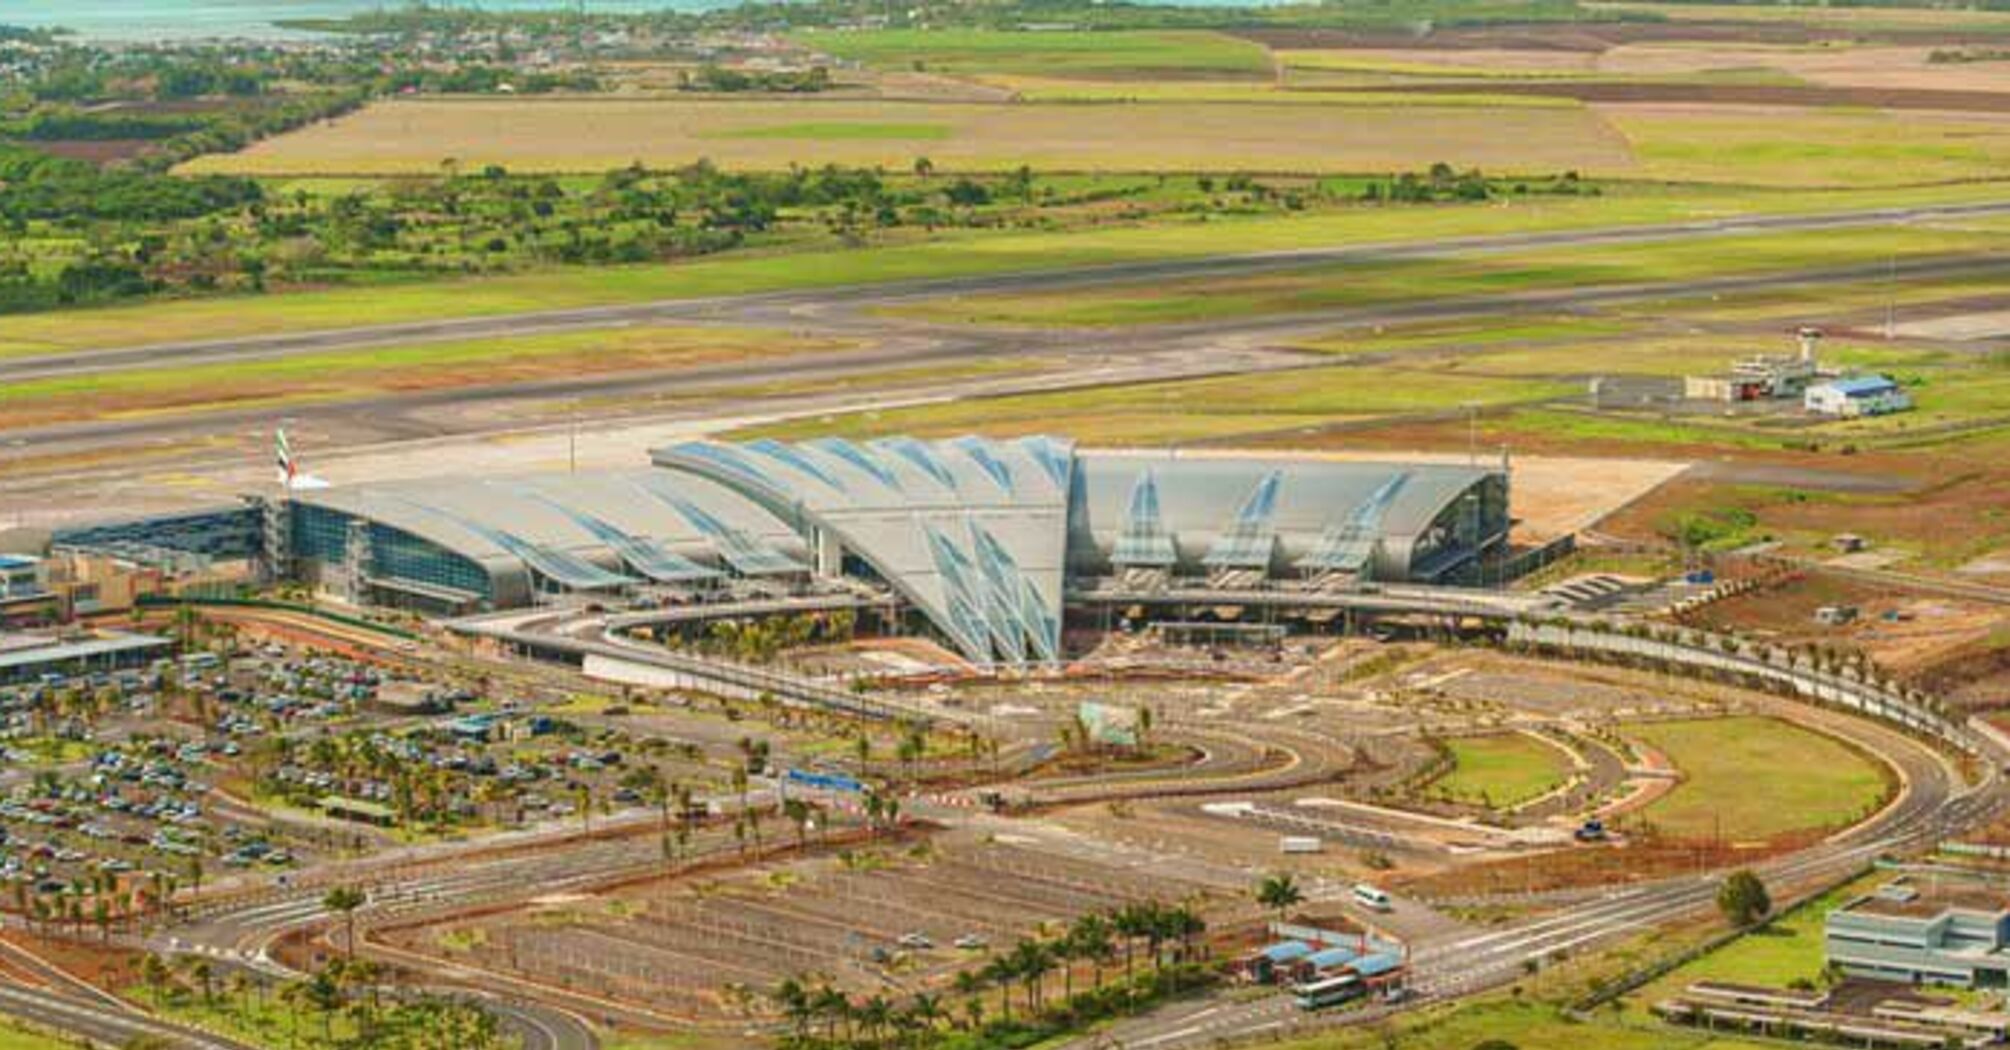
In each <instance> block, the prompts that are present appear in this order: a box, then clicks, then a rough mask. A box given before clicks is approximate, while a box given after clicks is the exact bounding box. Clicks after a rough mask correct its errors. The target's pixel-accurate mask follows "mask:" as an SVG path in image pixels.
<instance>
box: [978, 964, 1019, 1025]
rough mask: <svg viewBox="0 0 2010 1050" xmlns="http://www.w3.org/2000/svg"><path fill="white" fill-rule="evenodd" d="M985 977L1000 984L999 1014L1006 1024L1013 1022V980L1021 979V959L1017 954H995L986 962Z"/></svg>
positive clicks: (993, 982)
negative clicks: (1019, 959)
mask: <svg viewBox="0 0 2010 1050" xmlns="http://www.w3.org/2000/svg"><path fill="white" fill-rule="evenodd" d="M983 976H984V979H985V980H987V981H990V982H991V983H992V984H995V985H997V986H998V988H999V991H1000V994H999V996H998V1016H999V1017H1000V1018H1002V1019H1003V1020H1004V1022H1005V1023H1006V1024H1011V1023H1012V982H1014V981H1016V980H1018V979H1019V961H1018V959H1017V957H1016V956H1015V955H1011V954H1007V955H994V956H992V957H991V961H990V962H987V963H985V964H984V970H983Z"/></svg>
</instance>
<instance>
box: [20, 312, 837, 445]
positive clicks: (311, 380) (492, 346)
mask: <svg viewBox="0 0 2010 1050" xmlns="http://www.w3.org/2000/svg"><path fill="white" fill-rule="evenodd" d="M845 345H846V344H844V343H842V342H840V341H838V340H814V339H803V338H798V337H796V336H792V335H786V334H782V333H776V332H764V331H753V330H737V329H727V328H667V327H638V328H624V329H619V330H616V331H612V332H570V333H561V334H554V335H535V336H522V337H517V338H505V339H483V340H471V341H463V342H445V343H424V344H416V345H410V346H391V347H380V348H374V349H369V350H345V351H330V352H324V353H311V354H300V355H296V356H291V357H278V358H260V359H253V360H248V361H232V362H224V363H218V364H203V365H193V366H188V367H182V368H174V369H140V370H132V371H107V372H98V373H92V374H88V375H75V376H62V377H57V378H51V379H34V380H27V381H24V382H18V383H9V384H5V385H0V411H4V412H6V413H8V414H9V416H10V418H11V419H13V420H15V421H16V422H19V423H24V424H25V423H30V422H56V421H62V420H66V419H73V418H109V417H112V416H116V415H121V414H142V413H147V412H154V411H159V410H162V409H169V408H172V409H176V410H181V411H200V410H204V409H214V408H224V407H239V408H241V407H249V406H252V405H260V406H271V407H277V406H282V405H298V404H307V403H311V402H315V401H323V400H329V399H333V398H345V397H361V396H368V395H372V394H383V393H389V392H396V391H407V392H408V391H415V390H421V389H428V388H433V387H441V386H460V385H472V384H487V383H498V382H525V381H532V380H537V379H543V378H554V377H560V376H564V377H576V376H581V375H591V374H596V373H608V372H617V371H632V370H642V369H648V368H693V367H700V366H704V365H715V364H726V363H732V362H738V361H747V360H752V359H756V358H762V357H783V356H788V355H792V354H804V353H817V352H824V351H830V350H836V349H841V348H843V347H844V346H845Z"/></svg>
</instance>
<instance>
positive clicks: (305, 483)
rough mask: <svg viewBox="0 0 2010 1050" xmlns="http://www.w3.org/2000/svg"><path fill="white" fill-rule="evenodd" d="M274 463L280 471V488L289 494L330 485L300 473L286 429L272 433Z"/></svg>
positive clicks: (282, 428) (312, 476)
mask: <svg viewBox="0 0 2010 1050" xmlns="http://www.w3.org/2000/svg"><path fill="white" fill-rule="evenodd" d="M272 461H273V465H274V466H275V467H277V468H278V470H279V487H280V488H283V489H285V490H287V491H288V492H297V491H299V490H301V489H325V488H327V487H328V483H327V482H325V481H323V480H321V479H320V478H317V477H315V476H314V475H312V474H302V473H301V472H300V463H299V461H298V460H296V459H294V458H293V442H291V441H289V440H287V437H286V428H285V427H280V428H278V429H277V430H274V431H273V432H272Z"/></svg>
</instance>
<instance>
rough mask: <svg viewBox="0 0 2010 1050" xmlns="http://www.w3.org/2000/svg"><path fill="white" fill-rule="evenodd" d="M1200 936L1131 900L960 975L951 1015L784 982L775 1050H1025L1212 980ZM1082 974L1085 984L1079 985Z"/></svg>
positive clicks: (930, 1000)
mask: <svg viewBox="0 0 2010 1050" xmlns="http://www.w3.org/2000/svg"><path fill="white" fill-rule="evenodd" d="M1206 932H1207V923H1206V921H1205V920H1204V919H1202V918H1201V917H1200V914H1199V913H1198V912H1197V911H1196V910H1195V909H1194V908H1193V907H1192V906H1190V905H1187V904H1165V903H1162V902H1159V901H1139V902H1133V903H1128V904H1124V905H1121V906H1119V907H1117V908H1114V909H1110V910H1107V911H1095V912H1089V913H1087V914H1084V915H1082V916H1080V917H1078V918H1076V919H1075V920H1074V921H1073V922H1072V923H1069V924H1067V925H1066V926H1064V927H1062V928H1060V929H1058V930H1055V931H1052V932H1050V933H1048V934H1046V935H1042V936H1035V937H1027V938H1022V939H1020V940H1018V941H1016V942H1015V943H1014V944H1013V945H1012V946H1011V947H1010V948H1007V949H1004V950H1002V951H997V952H994V953H993V954H992V955H991V956H990V957H989V958H988V959H986V960H985V961H984V963H983V964H981V965H979V966H975V967H971V968H968V969H964V970H961V971H959V972H958V973H957V975H956V977H955V983H954V985H953V991H954V995H955V996H956V998H957V1000H959V1002H958V1004H957V1005H956V1006H955V1007H954V1008H952V1006H951V1004H949V1003H947V1002H945V1001H944V997H943V996H941V995H938V994H934V993H920V994H916V995H914V996H911V997H909V998H907V999H906V1000H904V1001H895V1000H892V999H889V998H888V997H887V996H885V995H884V994H879V993H875V994H871V995H855V994H849V993H846V992H845V991H843V990H842V989H839V988H837V987H835V986H834V985H832V984H831V983H830V982H829V981H827V980H821V979H814V978H809V977H791V978H788V979H786V980H783V981H782V982H780V983H779V984H777V985H776V986H775V987H774V988H773V989H772V990H770V991H769V992H768V993H767V998H768V1000H769V1001H771V1002H772V1003H773V1005H774V1006H775V1008H776V1009H778V1010H779V1011H780V1013H781V1015H782V1018H783V1020H784V1021H785V1022H786V1024H787V1025H788V1033H787V1035H786V1036H785V1037H784V1039H783V1041H782V1045H783V1046H784V1047H788V1048H791V1050H836V1048H845V1050H896V1048H898V1050H931V1048H935V1047H943V1046H949V1045H954V1046H956V1047H959V1048H967V1050H983V1048H987V1047H1016V1046H1025V1045H1028V1044H1030V1043H1033V1042H1037V1041H1039V1040H1041V1039H1046V1038H1052V1037H1054V1036H1056V1035H1059V1034H1062V1033H1065V1032H1068V1031H1072V1030H1075V1029H1079V1028H1080V1027H1082V1026H1084V1025H1087V1024H1089V1023H1092V1022H1094V1021H1097V1020H1101V1019H1104V1018H1108V1017H1113V1016H1117V1015H1119V1014H1123V1013H1127V1012H1130V1011H1133V1010H1136V1009H1139V1008H1142V1007H1143V1006H1145V1005H1148V1004H1150V1003H1152V1002H1154V1001H1156V1000H1158V999H1160V998H1163V997H1165V996H1168V995H1172V994H1177V993H1179V992H1182V991H1189V990H1192V989H1194V988H1197V987H1200V986H1203V985H1205V984H1208V983H1211V982H1213V981H1214V980H1215V979H1216V978H1217V974H1216V973H1215V971H1214V969H1213V968H1212V966H1211V965H1209V962H1208V955H1207V951H1206V948H1205V946H1204V944H1203V943H1202V936H1203V935H1204V934H1205V933H1206ZM1084 966H1086V967H1087V968H1088V970H1089V982H1088V984H1087V986H1086V987H1078V983H1077V976H1078V971H1079V970H1080V969H1081V968H1082V967H1084ZM1113 978H1114V979H1113ZM1056 981H1058V982H1059V984H1060V987H1059V988H1058V989H1056V988H1055V987H1054V984H1055V982H1056ZM1055 991H1058V992H1059V995H1058V996H1056V995H1052V994H1050V993H1052V992H1055Z"/></svg>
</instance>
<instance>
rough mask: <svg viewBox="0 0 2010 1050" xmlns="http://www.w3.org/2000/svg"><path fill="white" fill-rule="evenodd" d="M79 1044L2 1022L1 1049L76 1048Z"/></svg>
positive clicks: (62, 1049)
mask: <svg viewBox="0 0 2010 1050" xmlns="http://www.w3.org/2000/svg"><path fill="white" fill-rule="evenodd" d="M78 1045H79V1044H78V1043H77V1042H75V1041H73V1040H67V1039H58V1038H56V1037H55V1036H49V1035H43V1034H42V1033H40V1032H32V1031H29V1030H28V1029H25V1028H19V1027H16V1026H14V1025H11V1024H0V1050H74V1048H75V1047H77V1046H78Z"/></svg>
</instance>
